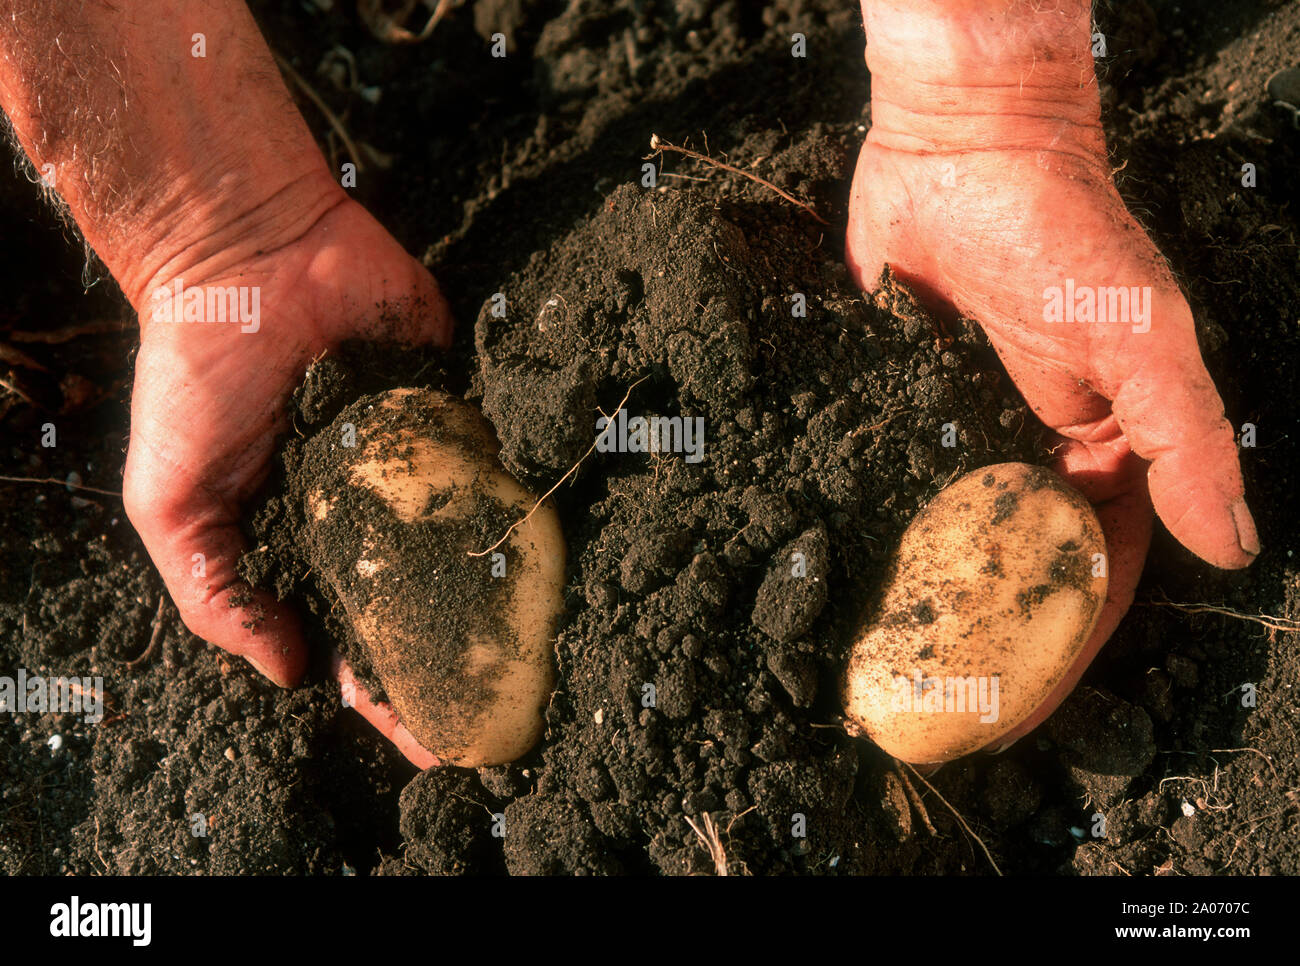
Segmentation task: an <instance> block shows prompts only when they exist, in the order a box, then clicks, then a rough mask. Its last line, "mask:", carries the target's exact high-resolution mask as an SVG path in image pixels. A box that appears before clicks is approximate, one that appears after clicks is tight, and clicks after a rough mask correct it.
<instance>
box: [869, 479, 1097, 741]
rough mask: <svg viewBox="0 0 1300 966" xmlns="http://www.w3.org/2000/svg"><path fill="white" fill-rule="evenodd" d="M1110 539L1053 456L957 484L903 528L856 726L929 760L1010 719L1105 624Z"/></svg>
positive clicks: (1008, 725) (872, 638) (1028, 708)
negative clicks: (1048, 463) (1047, 462)
mask: <svg viewBox="0 0 1300 966" xmlns="http://www.w3.org/2000/svg"><path fill="white" fill-rule="evenodd" d="M1105 553H1106V544H1105V538H1104V537H1103V535H1102V530H1101V525H1100V523H1099V522H1098V520H1097V516H1096V514H1095V513H1094V512H1093V509H1092V507H1091V506H1090V505H1089V504H1088V502H1087V501H1086V500H1085V499H1084V498H1083V496H1082V495H1081V494H1079V493H1078V492H1077V491H1075V490H1073V489H1072V488H1070V487H1069V486H1067V485H1066V484H1065V483H1064V482H1063V481H1062V480H1061V479H1060V478H1059V477H1057V476H1056V475H1055V474H1054V473H1052V472H1051V471H1050V470H1047V469H1044V468H1042V467H1037V466H1031V465H1028V464H1025V463H999V464H997V465H994V466H987V467H984V468H982V469H979V470H975V471H973V472H971V473H968V474H966V475H965V476H963V477H961V478H960V479H958V480H957V481H955V482H954V483H952V484H951V485H949V486H948V487H946V488H945V489H944V490H943V491H942V492H941V493H940V494H939V495H938V496H936V497H935V498H934V500H932V501H931V502H930V504H929V505H928V506H926V507H925V509H924V510H922V511H921V512H920V513H919V514H918V515H917V517H916V518H915V519H914V520H913V521H912V523H911V524H910V525H909V526H908V528H907V530H906V531H905V532H904V534H903V537H902V540H901V541H900V543H899V546H898V550H897V551H896V552H895V554H894V557H893V558H892V560H891V562H890V565H889V569H888V572H887V575H886V578H885V582H884V589H883V591H882V593H881V594H880V597H879V599H878V601H877V603H876V604H875V606H873V607H872V608H871V609H870V610H869V611H868V613H867V619H866V621H865V624H864V626H863V628H862V630H861V631H860V632H859V633H858V634H857V635H856V636H855V640H854V644H853V648H852V653H851V656H850V660H849V665H848V668H847V671H846V674H845V680H844V705H845V711H846V714H847V718H848V724H849V729H850V731H851V732H853V733H856V734H861V735H864V736H866V737H869V738H870V739H871V740H872V741H874V742H875V743H876V744H877V745H879V746H880V747H881V748H882V749H884V750H885V751H887V752H888V753H889V754H891V755H893V756H894V757H896V758H900V759H902V760H903V761H908V762H913V763H917V764H929V763H937V762H944V761H951V760H952V759H954V758H958V757H960V756H962V755H965V754H969V753H970V752H973V751H977V750H979V749H981V748H984V747H987V746H988V745H990V744H991V743H993V742H995V741H997V740H998V738H999V737H1001V736H1002V735H1005V734H1007V733H1008V732H1010V731H1011V730H1012V729H1013V728H1015V727H1016V726H1017V725H1018V724H1020V723H1021V722H1022V721H1024V720H1025V719H1026V718H1027V717H1028V716H1029V715H1030V714H1031V713H1033V711H1034V710H1035V709H1036V708H1037V707H1038V706H1039V704H1041V702H1042V701H1043V700H1044V699H1045V698H1046V697H1047V695H1048V694H1049V693H1050V692H1051V691H1052V689H1053V688H1054V687H1055V686H1056V685H1057V684H1058V683H1059V682H1060V681H1061V679H1062V678H1063V677H1064V676H1065V674H1066V672H1067V671H1068V670H1069V668H1070V667H1071V665H1072V664H1073V662H1074V659H1075V657H1076V656H1077V655H1078V653H1079V651H1080V649H1081V648H1082V647H1083V645H1084V643H1085V642H1086V641H1087V640H1088V637H1089V636H1090V635H1091V633H1092V630H1093V628H1094V627H1095V626H1096V623H1097V618H1098V616H1099V615H1100V613H1101V608H1102V604H1103V603H1104V602H1105V600H1106V586H1107V577H1106V574H1107V572H1108V567H1106V565H1105ZM1095 555H1101V556H1100V557H1097V556H1095ZM1099 561H1100V565H1098V562H1099ZM981 698H983V701H984V703H983V706H982V707H981V706H980V700H981ZM981 719H983V720H981Z"/></svg>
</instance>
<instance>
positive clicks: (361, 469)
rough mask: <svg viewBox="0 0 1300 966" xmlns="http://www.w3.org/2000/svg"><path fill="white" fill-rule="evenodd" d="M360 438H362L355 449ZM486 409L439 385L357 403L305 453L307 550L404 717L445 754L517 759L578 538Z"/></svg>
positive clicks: (532, 720)
mask: <svg viewBox="0 0 1300 966" xmlns="http://www.w3.org/2000/svg"><path fill="white" fill-rule="evenodd" d="M350 442H352V443H354V445H351V446H349V445H348V443H350ZM497 451H498V445H497V441H496V438H495V437H494V435H493V433H492V429H491V427H490V426H489V424H488V423H487V421H486V420H484V419H483V417H482V416H481V415H480V414H479V413H478V411H477V410H476V409H474V408H473V407H472V406H469V405H468V404H466V403H464V402H463V401H461V400H459V399H456V398H454V397H452V396H448V395H446V394H444V393H440V392H434V391H431V390H417V389H398V390H394V391H392V392H388V393H385V394H382V395H380V396H371V397H367V398H365V399H362V400H360V401H359V402H357V403H354V404H353V405H352V406H351V407H349V408H348V409H346V410H345V411H344V412H343V413H342V414H341V415H340V416H339V417H338V418H337V419H336V420H335V421H334V423H333V424H332V425H331V426H329V427H328V428H326V429H325V430H323V431H321V432H320V433H319V434H318V435H316V436H315V437H313V438H312V439H311V440H310V441H309V442H308V443H307V447H306V451H305V454H304V460H303V469H302V470H301V473H302V474H304V479H305V480H306V485H303V486H300V489H301V491H302V492H304V493H305V494H306V496H305V504H306V505H305V506H304V511H305V516H306V530H307V543H308V552H309V555H310V558H311V561H312V566H313V569H315V570H316V571H317V572H318V573H320V574H321V575H323V576H324V578H325V579H326V581H328V583H329V586H330V587H331V588H332V589H333V591H334V592H335V593H336V594H337V595H338V599H339V601H340V602H341V603H342V605H343V609H344V611H345V612H346V615H347V618H348V621H349V623H350V625H351V630H352V632H353V636H354V637H355V640H356V643H357V644H358V645H360V647H361V649H362V650H363V651H364V653H365V655H366V657H368V658H369V661H370V664H371V665H372V667H373V668H374V672H375V674H376V676H377V677H378V678H379V681H380V683H381V684H382V685H383V687H384V690H385V691H386V692H387V696H388V699H389V701H390V703H391V704H392V706H393V708H394V710H395V711H396V712H397V714H398V716H399V717H400V718H401V720H402V723H403V724H404V725H406V727H407V728H408V729H409V730H410V731H411V733H412V734H413V735H415V737H416V739H418V740H419V742H420V743H421V744H422V745H424V747H425V748H427V749H428V750H429V751H430V752H432V753H433V754H434V755H436V756H437V757H438V758H439V759H440V760H441V761H443V762H444V763H449V764H454V765H462V766H466V767H477V766H481V765H495V764H502V763H504V762H508V761H512V760H514V759H515V758H518V757H519V756H520V755H522V754H523V753H524V752H526V751H527V750H528V749H529V748H531V747H532V746H533V744H535V743H536V741H537V739H538V737H539V735H540V734H541V730H542V712H543V711H544V709H545V707H546V705H547V703H548V701H549V700H550V696H551V691H552V688H553V685H554V670H553V666H552V664H553V650H552V649H553V639H554V634H555V625H556V621H557V619H558V616H559V614H560V611H561V609H562V605H563V587H564V566H565V547H564V538H563V535H562V533H561V531H560V524H559V519H558V517H557V515H556V513H555V510H554V509H553V508H552V507H551V506H550V504H545V505H543V506H542V507H540V508H538V510H537V512H536V513H534V514H533V515H532V517H531V518H529V519H528V520H527V522H525V523H523V524H521V525H520V526H519V527H517V528H516V529H515V530H514V532H513V533H512V535H511V536H510V538H509V540H507V541H506V542H505V543H503V544H501V546H500V547H498V548H497V550H496V551H495V552H494V553H492V554H487V555H484V556H478V557H472V556H470V552H471V551H474V552H477V551H482V550H485V549H487V548H488V547H490V546H491V545H492V544H494V543H495V542H496V541H497V540H498V539H500V537H501V536H502V535H503V534H505V533H506V531H507V530H508V529H509V527H510V525H511V524H512V523H514V522H515V521H516V520H518V519H520V518H521V517H523V516H524V515H525V514H526V513H527V512H528V510H529V509H530V508H531V507H532V506H533V505H534V503H535V502H536V499H535V497H534V496H533V495H532V494H530V493H529V492H527V491H526V490H525V489H524V488H523V487H522V486H520V485H519V483H518V482H516V481H515V480H514V479H513V478H512V477H511V476H510V475H509V474H508V473H507V472H506V471H505V469H504V468H502V466H501V464H500V463H499V462H498V460H497Z"/></svg>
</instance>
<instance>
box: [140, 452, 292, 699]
mask: <svg viewBox="0 0 1300 966" xmlns="http://www.w3.org/2000/svg"><path fill="white" fill-rule="evenodd" d="M138 454H139V448H138V446H137V445H136V443H135V442H134V441H133V443H132V446H131V450H130V452H129V453H128V454H127V467H126V474H125V478H124V480H123V492H122V497H123V502H124V504H125V506H126V514H127V517H128V518H129V519H130V521H131V524H132V525H133V526H134V527H135V529H136V532H138V533H139V534H140V539H141V540H142V541H144V546H145V549H146V550H147V551H148V552H149V556H150V557H151V558H152V560H153V562H154V566H156V567H157V568H158V572H159V573H160V574H161V575H162V578H163V582H164V583H165V584H166V585H167V592H168V593H169V594H170V595H171V598H172V600H173V601H174V602H175V604H176V609H177V610H178V611H179V612H180V616H181V620H183V621H184V622H185V626H186V627H188V628H189V629H190V631H191V632H193V633H194V634H196V635H197V636H199V637H201V638H203V639H204V640H205V641H209V642H210V643H212V644H215V645H216V646H217V647H220V648H223V649H224V650H226V651H229V652H230V653H232V654H237V655H239V656H241V657H243V658H244V659H246V660H247V661H248V662H249V663H250V664H252V665H253V667H255V668H256V669H257V670H258V671H260V672H261V673H262V674H264V675H265V676H266V677H268V678H270V679H271V680H272V681H274V682H275V683H276V684H278V685H279V686H280V687H283V688H287V687H293V686H294V685H296V684H297V683H298V682H299V681H301V680H302V676H303V672H304V671H305V670H306V665H307V652H306V648H305V646H304V645H303V642H302V635H301V632H300V629H299V625H298V619H297V617H296V615H295V614H294V613H293V611H292V610H291V609H289V608H288V607H286V606H285V605H284V604H282V603H280V602H279V601H277V600H276V599H275V598H274V597H272V596H271V595H270V594H268V593H266V592H265V591H260V590H254V589H253V588H251V587H249V585H248V584H247V583H245V582H244V581H243V580H241V579H240V578H239V576H238V574H237V572H236V569H235V565H236V563H237V561H238V560H239V557H240V555H241V554H243V552H244V550H245V549H246V546H245V543H244V540H243V537H242V536H241V534H240V532H239V528H238V527H237V526H236V524H235V519H236V517H235V514H234V511H233V509H232V508H229V507H226V506H224V505H223V504H222V503H221V502H220V501H219V500H218V499H216V498H214V497H210V496H208V495H206V494H204V493H203V492H201V491H199V490H196V489H194V488H192V487H191V486H190V485H188V484H187V483H186V482H185V481H184V480H182V479H177V478H175V477H172V482H171V485H168V482H169V481H168V479H167V478H166V475H165V474H158V473H150V472H148V471H146V470H145V469H144V468H142V467H141V464H140V457H139V455H138Z"/></svg>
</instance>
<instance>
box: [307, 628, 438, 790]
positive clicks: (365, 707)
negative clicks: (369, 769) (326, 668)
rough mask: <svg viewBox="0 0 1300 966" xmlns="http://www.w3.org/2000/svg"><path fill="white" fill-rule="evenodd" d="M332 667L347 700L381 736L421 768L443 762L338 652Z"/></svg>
mask: <svg viewBox="0 0 1300 966" xmlns="http://www.w3.org/2000/svg"><path fill="white" fill-rule="evenodd" d="M330 670H331V671H332V672H333V674H334V679H335V680H336V681H338V682H339V689H340V691H341V693H342V695H343V703H344V704H345V705H347V706H348V707H351V708H355V709H356V710H357V712H358V713H359V714H360V715H361V717H363V718H365V719H366V720H367V721H369V722H370V723H371V724H372V725H374V726H375V728H376V730H378V732H379V733H380V734H381V735H383V736H384V737H385V738H387V739H388V740H389V741H391V742H392V743H393V744H394V745H396V746H397V750H398V751H400V752H401V753H402V754H403V755H405V756H406V759H407V760H408V761H409V762H410V763H411V764H413V765H415V767H417V768H420V769H425V768H433V767H435V766H437V765H441V764H442V762H441V761H440V760H439V759H438V758H437V756H436V755H433V754H431V753H430V752H428V751H426V750H425V748H424V746H423V745H421V744H420V743H419V742H418V741H416V740H415V736H414V735H413V734H411V733H410V732H409V731H407V730H406V725H404V724H402V722H401V719H399V718H398V717H397V712H395V711H394V710H393V709H392V708H391V707H390V706H389V705H387V704H378V703H376V702H375V701H373V700H372V699H371V697H370V692H369V691H367V690H366V686H365V685H364V684H362V683H361V682H360V681H358V680H357V679H356V676H355V675H354V674H353V673H352V666H351V665H350V664H348V662H347V661H345V660H343V658H342V657H340V656H339V655H338V654H337V653H336V652H331V654H330Z"/></svg>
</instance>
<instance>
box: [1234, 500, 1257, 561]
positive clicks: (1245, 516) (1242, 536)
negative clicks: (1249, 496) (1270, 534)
mask: <svg viewBox="0 0 1300 966" xmlns="http://www.w3.org/2000/svg"><path fill="white" fill-rule="evenodd" d="M1229 509H1230V510H1231V511H1232V522H1233V523H1234V524H1236V526H1237V544H1238V546H1240V547H1241V549H1242V550H1244V551H1246V553H1248V554H1250V555H1251V556H1252V557H1257V556H1259V533H1258V532H1257V531H1256V530H1255V518H1254V517H1252V516H1251V515H1250V509H1249V508H1248V507H1247V506H1246V498H1245V497H1244V496H1239V497H1237V499H1235V500H1233V501H1232V506H1231V507H1229Z"/></svg>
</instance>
